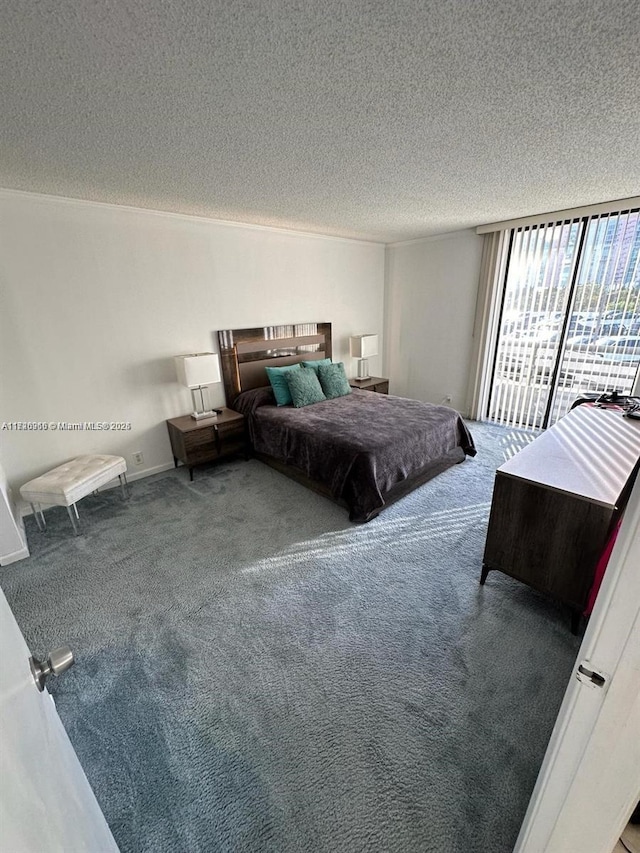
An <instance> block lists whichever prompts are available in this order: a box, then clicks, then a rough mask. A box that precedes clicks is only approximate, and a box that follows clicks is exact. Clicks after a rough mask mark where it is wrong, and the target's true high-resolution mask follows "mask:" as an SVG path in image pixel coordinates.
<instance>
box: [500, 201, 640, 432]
mask: <svg viewBox="0 0 640 853" xmlns="http://www.w3.org/2000/svg"><path fill="white" fill-rule="evenodd" d="M639 365H640V216H639V213H638V211H637V210H633V211H625V212H621V213H616V214H607V215H604V216H598V217H590V218H587V217H584V218H582V219H577V220H573V221H565V222H557V223H552V224H548V225H539V226H531V227H526V228H518V229H514V230H513V231H512V232H511V234H510V243H509V253H508V258H507V265H506V275H505V282H504V291H503V298H502V308H501V313H500V323H499V333H498V339H497V346H496V351H495V357H494V361H493V367H492V377H491V390H490V395H489V403H488V412H487V415H488V417H489V419H490V420H495V421H497V422H499V423H504V424H508V425H510V426H517V427H532V428H543V427H546V426H549V425H550V424H552V423H554V422H555V421H556V420H557V419H558V418H559V417H561V416H562V415H563V414H565V413H566V412H567V411H568V409H569V408H570V406H571V403H572V402H573V401H574V400H575V398H576V397H577V396H578V395H579V394H580V393H581V392H584V391H606V390H609V389H616V390H619V391H622V392H623V393H626V394H629V393H630V392H631V389H632V387H633V383H634V380H635V377H636V374H637V372H638V367H639Z"/></svg>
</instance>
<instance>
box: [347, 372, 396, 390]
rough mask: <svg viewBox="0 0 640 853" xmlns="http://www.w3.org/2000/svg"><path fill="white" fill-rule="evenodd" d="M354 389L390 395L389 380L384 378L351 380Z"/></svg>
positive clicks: (350, 383)
mask: <svg viewBox="0 0 640 853" xmlns="http://www.w3.org/2000/svg"><path fill="white" fill-rule="evenodd" d="M349 385H351V387H352V388H360V389H362V390H363V391H377V392H378V394H388V393H389V380H388V379H385V378H384V377H382V376H369V377H368V378H367V379H350V380H349Z"/></svg>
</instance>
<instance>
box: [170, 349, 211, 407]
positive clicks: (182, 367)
mask: <svg viewBox="0 0 640 853" xmlns="http://www.w3.org/2000/svg"><path fill="white" fill-rule="evenodd" d="M175 362H176V373H177V374H178V382H180V383H182V385H186V386H187V388H190V389H191V396H192V399H193V412H192V413H191V417H192V418H194V419H195V420H197V421H199V420H200V419H201V418H215V417H216V416H217V415H221V414H222V409H208V410H206V411H205V407H204V395H203V393H202V389H203V388H204V387H206V386H207V385H215V384H216V383H217V382H220V361H219V359H218V356H217V355H216V354H215V353H213V352H196V353H191V354H189V355H176V356H175ZM196 391H199V392H200V408H198V399H197V395H196Z"/></svg>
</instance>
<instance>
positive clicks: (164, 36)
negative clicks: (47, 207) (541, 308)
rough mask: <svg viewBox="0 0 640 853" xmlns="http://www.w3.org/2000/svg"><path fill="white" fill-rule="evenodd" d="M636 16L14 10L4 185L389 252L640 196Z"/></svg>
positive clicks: (151, 1)
mask: <svg viewBox="0 0 640 853" xmlns="http://www.w3.org/2000/svg"><path fill="white" fill-rule="evenodd" d="M639 44H640V8H639V4H638V2H637V0H625V1H624V2H623V0H606V2H605V0H555V1H554V2H550V0H537V2H532V0H509V2H505V0H437V1H434V0H415V2H413V0H396V1H395V2H393V0H368V2H365V0H324V2H311V0H227V2H220V0H184V2H176V0H143V2H140V0H38V2H32V3H25V2H24V0H3V2H2V4H1V5H0V73H1V75H2V77H1V81H2V85H1V87H0V100H1V103H2V121H1V123H0V140H1V142H0V186H3V187H5V188H11V189H21V190H30V191H35V192H43V193H51V194H55V195H62V196H67V197H74V198H83V199H92V200H96V201H105V202H114V203H118V204H127V205H135V206H139V207H149V208H155V209H159V210H169V211H176V212H184V213H193V214H198V215H205V216H211V217H214V218H220V219H229V220H235V221H239V222H252V223H260V224H266V225H275V226H283V227H288V228H297V229H302V230H306V231H313V232H319V233H325V234H336V235H343V236H348V237H362V238H368V239H374V240H382V241H385V242H391V241H398V240H405V239H411V238H415V237H420V236H424V235H429V234H435V233H442V232H446V231H452V230H456V229H459V228H464V227H469V226H474V225H477V224H480V223H486V222H492V221H497V220H502V219H507V218H511V217H515V216H523V215H527V214H533V213H539V212H545V211H548V210H557V209H561V208H568V207H574V206H577V205H582V204H589V203H594V202H600V201H607V200H609V199H616V198H623V197H627V196H632V195H637V194H639V193H640V155H639V152H640V110H639V102H640V84H639V81H640V49H639V47H638V45H639Z"/></svg>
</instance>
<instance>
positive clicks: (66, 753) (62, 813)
mask: <svg viewBox="0 0 640 853" xmlns="http://www.w3.org/2000/svg"><path fill="white" fill-rule="evenodd" d="M0 649H1V650H2V660H1V663H0V827H1V833H2V840H1V842H0V846H1V847H2V849H3V850H11V851H12V853H53V851H60V853H70V851H73V853H80V851H90V853H117V851H118V848H117V846H116V843H115V841H114V840H113V836H112V835H111V831H110V829H109V827H108V825H107V822H106V820H105V818H104V815H103V814H102V812H101V811H100V806H99V805H98V802H97V800H96V798H95V796H94V794H93V791H92V790H91V788H90V786H89V783H88V781H87V777H86V776H85V775H84V772H83V770H82V767H81V766H80V762H79V761H78V757H77V756H76V754H75V752H74V750H73V747H72V746H71V742H70V741H69V737H68V736H67V733H66V731H65V730H64V727H63V725H62V722H61V721H60V717H59V716H58V714H57V711H56V709H55V705H54V703H53V699H52V698H51V696H50V695H49V693H48V692H47V690H46V688H45V690H44V691H43V692H40V691H39V690H38V687H37V686H36V682H35V681H34V678H33V675H32V673H31V668H30V665H29V658H30V652H29V649H28V648H27V644H26V643H25V641H24V637H23V636H22V634H21V632H20V628H19V627H18V624H17V622H16V620H15V618H14V616H13V613H12V612H11V608H10V607H9V605H8V603H7V599H6V598H5V596H4V593H3V592H2V590H0ZM62 677H63V678H64V676H62Z"/></svg>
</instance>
